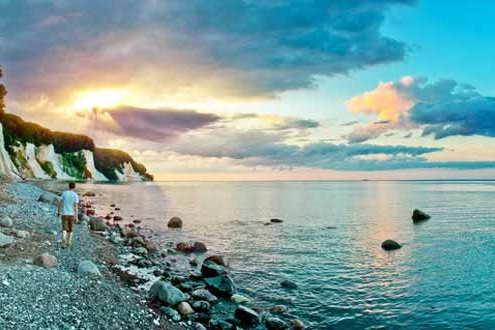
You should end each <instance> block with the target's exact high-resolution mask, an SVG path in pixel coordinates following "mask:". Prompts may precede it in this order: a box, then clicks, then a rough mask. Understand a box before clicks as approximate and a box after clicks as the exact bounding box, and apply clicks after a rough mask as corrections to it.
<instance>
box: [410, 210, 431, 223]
mask: <svg viewBox="0 0 495 330" xmlns="http://www.w3.org/2000/svg"><path fill="white" fill-rule="evenodd" d="M428 219H430V216H429V215H428V214H426V213H424V212H423V211H421V210H418V209H415V210H414V211H413V214H412V220H413V221H414V222H421V221H425V220H428Z"/></svg>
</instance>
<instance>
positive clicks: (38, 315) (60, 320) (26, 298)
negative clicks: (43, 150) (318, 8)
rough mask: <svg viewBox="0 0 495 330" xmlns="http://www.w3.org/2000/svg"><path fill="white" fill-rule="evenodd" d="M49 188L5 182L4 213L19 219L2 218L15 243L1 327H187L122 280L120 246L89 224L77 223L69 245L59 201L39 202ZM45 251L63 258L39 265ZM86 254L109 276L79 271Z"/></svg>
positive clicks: (6, 258)
mask: <svg viewBox="0 0 495 330" xmlns="http://www.w3.org/2000/svg"><path fill="white" fill-rule="evenodd" d="M43 193H44V191H43V190H41V189H40V188H38V187H36V186H34V185H32V184H29V183H21V182H3V183H2V184H1V194H2V195H1V196H2V199H1V204H0V218H1V219H2V220H4V219H11V220H12V221H11V224H12V226H9V222H10V221H8V220H5V221H2V228H1V229H2V233H3V236H2V237H3V238H8V239H13V242H12V243H10V244H8V245H5V246H3V247H0V329H2V330H7V329H22V330H27V329H37V330H41V329H181V328H180V327H179V326H175V325H170V324H169V322H168V321H167V320H166V319H165V318H163V317H160V316H158V315H157V314H156V313H154V312H153V311H152V310H151V309H150V308H148V307H147V306H146V304H145V300H144V299H143V297H142V296H141V295H139V294H138V293H136V292H134V291H133V290H131V289H129V288H127V287H124V286H122V285H121V283H119V282H118V280H117V277H116V276H115V275H113V273H112V272H110V271H109V267H108V266H107V264H108V262H109V261H108V260H109V259H112V258H114V257H115V256H114V254H115V251H113V250H114V248H113V247H112V246H111V245H109V243H108V242H106V241H105V240H104V239H102V238H100V237H98V236H97V235H95V234H92V233H90V232H89V230H88V227H87V226H86V225H77V226H76V229H75V237H74V246H73V248H72V249H71V250H69V249H62V248H61V247H60V244H59V237H60V234H59V231H60V220H59V219H58V218H57V217H56V207H55V205H51V204H47V203H42V202H38V201H37V200H38V198H39V196H40V195H42V194H43ZM5 225H6V226H5ZM21 237H22V238H21ZM42 253H49V254H50V255H52V256H53V257H55V258H56V259H57V261H58V262H57V265H56V266H55V267H53V268H44V267H39V266H36V265H34V264H33V263H34V259H35V258H36V257H37V256H39V255H40V254H42ZM82 260H90V261H91V262H93V263H94V264H95V265H96V266H97V268H98V270H99V271H100V272H101V274H102V276H97V277H95V276H88V275H85V274H81V273H80V272H78V271H77V270H78V265H79V263H80V261H82Z"/></svg>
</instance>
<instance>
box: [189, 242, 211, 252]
mask: <svg viewBox="0 0 495 330" xmlns="http://www.w3.org/2000/svg"><path fill="white" fill-rule="evenodd" d="M193 251H194V252H196V253H204V252H206V251H208V249H207V248H206V244H205V243H203V242H194V246H193Z"/></svg>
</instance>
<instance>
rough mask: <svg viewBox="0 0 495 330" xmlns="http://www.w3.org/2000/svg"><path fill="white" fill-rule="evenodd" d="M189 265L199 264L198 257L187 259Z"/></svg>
mask: <svg viewBox="0 0 495 330" xmlns="http://www.w3.org/2000/svg"><path fill="white" fill-rule="evenodd" d="M189 265H191V266H194V267H196V266H197V265H199V259H198V258H194V259H191V260H189Z"/></svg>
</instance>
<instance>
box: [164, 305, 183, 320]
mask: <svg viewBox="0 0 495 330" xmlns="http://www.w3.org/2000/svg"><path fill="white" fill-rule="evenodd" d="M160 311H161V312H162V314H163V315H165V316H166V317H168V318H169V319H171V320H172V321H175V322H179V321H180V319H181V317H180V314H179V312H177V311H176V310H175V309H173V308H170V307H165V306H163V307H162V308H160Z"/></svg>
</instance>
